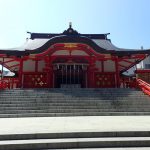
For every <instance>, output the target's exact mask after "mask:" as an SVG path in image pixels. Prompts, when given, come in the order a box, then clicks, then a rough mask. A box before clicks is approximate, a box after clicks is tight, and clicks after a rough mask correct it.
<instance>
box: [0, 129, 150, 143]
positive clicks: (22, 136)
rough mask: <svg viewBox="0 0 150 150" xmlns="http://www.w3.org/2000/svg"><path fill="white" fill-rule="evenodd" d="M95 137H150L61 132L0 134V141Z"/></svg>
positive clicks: (131, 133)
mask: <svg viewBox="0 0 150 150" xmlns="http://www.w3.org/2000/svg"><path fill="white" fill-rule="evenodd" d="M97 137H105V138H106V137H109V138H110V137H111V138H112V137H150V131H111V132H63V133H30V134H0V141H4V140H27V139H60V138H97Z"/></svg>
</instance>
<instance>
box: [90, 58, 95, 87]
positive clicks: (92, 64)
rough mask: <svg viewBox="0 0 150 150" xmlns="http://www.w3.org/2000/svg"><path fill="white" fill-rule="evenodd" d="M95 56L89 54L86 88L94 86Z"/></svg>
mask: <svg viewBox="0 0 150 150" xmlns="http://www.w3.org/2000/svg"><path fill="white" fill-rule="evenodd" d="M95 61H96V60H95V57H93V56H91V59H90V63H89V67H88V88H94V87H95V79H94V71H95Z"/></svg>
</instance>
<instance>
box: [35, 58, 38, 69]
mask: <svg viewBox="0 0 150 150" xmlns="http://www.w3.org/2000/svg"><path fill="white" fill-rule="evenodd" d="M35 72H38V60H35Z"/></svg>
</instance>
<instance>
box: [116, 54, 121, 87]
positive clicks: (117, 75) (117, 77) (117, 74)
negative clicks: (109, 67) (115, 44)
mask: <svg viewBox="0 0 150 150" xmlns="http://www.w3.org/2000/svg"><path fill="white" fill-rule="evenodd" d="M118 67H119V64H118V57H116V59H115V68H116V87H117V88H119V87H120V72H119V68H118Z"/></svg>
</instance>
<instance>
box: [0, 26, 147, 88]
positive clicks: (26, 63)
mask: <svg viewBox="0 0 150 150" xmlns="http://www.w3.org/2000/svg"><path fill="white" fill-rule="evenodd" d="M107 36H108V33H106V34H81V33H78V32H77V31H76V30H74V29H73V28H72V26H71V25H70V26H69V28H68V29H67V30H65V31H64V32H63V33H60V34H53V33H48V34H47V33H30V38H29V39H27V41H26V43H25V44H24V45H23V46H21V47H18V48H13V49H0V62H1V65H2V66H4V67H6V68H8V69H9V70H10V71H12V72H14V73H15V76H14V77H11V78H6V77H4V76H3V73H2V74H1V80H4V81H5V82H6V83H7V84H10V83H11V85H9V86H11V88H61V87H62V88H63V87H79V88H80V87H81V88H114V87H120V86H121V84H122V83H121V82H122V74H123V73H124V72H125V71H127V70H128V69H130V68H132V67H133V66H135V65H136V64H138V63H139V62H141V61H142V60H144V59H145V58H146V57H148V56H149V55H150V50H148V49H144V50H141V49H126V48H118V47H116V46H114V45H113V44H112V43H111V40H110V39H108V37H107ZM2 72H3V67H2ZM14 84H16V85H14Z"/></svg>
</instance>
